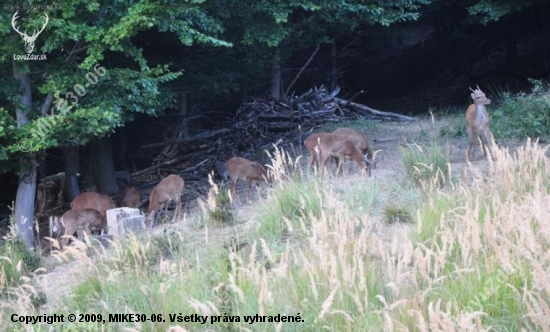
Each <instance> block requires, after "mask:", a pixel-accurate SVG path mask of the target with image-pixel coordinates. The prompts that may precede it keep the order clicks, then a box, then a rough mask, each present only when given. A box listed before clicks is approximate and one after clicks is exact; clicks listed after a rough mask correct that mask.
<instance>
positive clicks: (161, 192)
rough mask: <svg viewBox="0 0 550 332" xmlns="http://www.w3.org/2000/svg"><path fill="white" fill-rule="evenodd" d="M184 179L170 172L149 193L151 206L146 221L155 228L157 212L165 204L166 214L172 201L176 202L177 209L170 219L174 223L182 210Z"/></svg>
mask: <svg viewBox="0 0 550 332" xmlns="http://www.w3.org/2000/svg"><path fill="white" fill-rule="evenodd" d="M184 184H185V183H184V181H183V179H182V178H181V177H180V176H179V175H176V174H170V175H168V176H167V177H165V178H164V179H162V181H160V182H159V183H158V184H157V185H156V186H155V188H153V190H152V191H151V194H150V195H149V208H148V209H147V213H145V222H146V223H147V224H149V225H150V228H153V224H154V223H155V214H156V212H157V211H158V210H159V209H161V208H162V206H164V214H165V215H166V213H167V212H168V205H169V204H170V202H174V203H175V204H176V211H175V212H174V215H173V217H172V220H171V221H170V223H171V224H173V223H174V222H175V221H176V218H177V217H178V216H179V214H180V211H181V192H182V191H183V186H184Z"/></svg>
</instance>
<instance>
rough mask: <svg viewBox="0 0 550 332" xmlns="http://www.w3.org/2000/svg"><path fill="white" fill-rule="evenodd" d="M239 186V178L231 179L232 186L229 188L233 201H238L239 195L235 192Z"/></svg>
mask: <svg viewBox="0 0 550 332" xmlns="http://www.w3.org/2000/svg"><path fill="white" fill-rule="evenodd" d="M236 186H237V178H234V179H231V185H230V186H229V193H231V198H232V199H233V201H235V202H236V201H237V193H236V192H235V187H236Z"/></svg>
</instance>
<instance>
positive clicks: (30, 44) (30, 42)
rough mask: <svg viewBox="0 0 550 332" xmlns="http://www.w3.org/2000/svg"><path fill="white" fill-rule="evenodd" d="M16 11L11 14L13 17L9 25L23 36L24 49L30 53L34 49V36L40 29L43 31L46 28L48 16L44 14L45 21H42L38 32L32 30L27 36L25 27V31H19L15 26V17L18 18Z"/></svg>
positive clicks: (35, 36) (36, 35)
mask: <svg viewBox="0 0 550 332" xmlns="http://www.w3.org/2000/svg"><path fill="white" fill-rule="evenodd" d="M18 13H19V11H16V12H15V14H13V17H12V19H11V26H12V27H13V30H15V32H17V33H18V34H20V35H21V37H23V41H24V42H25V49H26V50H27V53H31V52H32V50H33V49H34V42H35V41H36V38H37V37H38V35H39V34H40V33H41V32H42V31H44V29H45V28H46V25H48V21H49V18H48V15H47V14H44V16H45V17H46V22H44V25H43V26H42V29H40V31H38V32H36V30H33V33H32V36H27V30H26V29H25V32H21V31H19V27H16V26H15V21H17V19H18V18H19V17H18V16H17V14H18Z"/></svg>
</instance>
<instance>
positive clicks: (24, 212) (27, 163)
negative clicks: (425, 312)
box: [12, 60, 38, 250]
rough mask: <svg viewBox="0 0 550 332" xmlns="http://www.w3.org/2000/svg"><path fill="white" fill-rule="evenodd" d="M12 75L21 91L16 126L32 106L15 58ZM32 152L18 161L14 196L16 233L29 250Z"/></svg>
mask: <svg viewBox="0 0 550 332" xmlns="http://www.w3.org/2000/svg"><path fill="white" fill-rule="evenodd" d="M12 64H13V77H14V78H15V79H16V80H17V81H19V83H20V84H21V87H22V88H23V91H22V92H21V94H20V95H19V100H20V101H21V106H20V107H18V108H17V110H16V114H15V115H16V120H17V128H21V127H23V126H24V125H25V124H27V123H28V122H29V120H28V118H27V111H28V110H29V109H30V108H31V107H32V93H31V82H30V78H29V76H28V74H25V73H22V72H21V70H20V68H19V66H18V64H17V62H15V60H14V61H13V62H12ZM37 166H38V162H37V161H36V156H35V155H34V154H26V155H24V156H23V157H21V159H20V161H19V185H18V186H17V195H16V198H15V226H16V234H17V237H18V238H19V239H21V240H22V241H23V243H24V244H25V247H26V248H27V249H29V250H32V249H34V227H33V226H34V201H35V198H36V167H37Z"/></svg>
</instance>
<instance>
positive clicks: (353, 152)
mask: <svg viewBox="0 0 550 332" xmlns="http://www.w3.org/2000/svg"><path fill="white" fill-rule="evenodd" d="M319 148H320V150H321V163H322V164H323V165H325V166H327V164H328V162H329V160H328V159H329V157H330V156H333V157H337V158H338V169H337V170H336V173H337V174H338V173H339V172H340V170H342V171H343V169H342V165H343V163H344V158H345V157H349V158H351V159H352V160H353V161H355V162H356V163H357V164H358V165H359V167H360V168H361V169H363V170H365V171H367V173H368V175H369V176H370V175H371V170H370V166H371V160H370V159H368V157H367V156H365V155H363V154H362V153H361V151H359V149H358V148H357V146H356V145H355V143H354V142H353V141H352V140H350V139H348V138H347V137H344V136H340V135H336V134H326V135H323V136H321V138H320V141H319Z"/></svg>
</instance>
